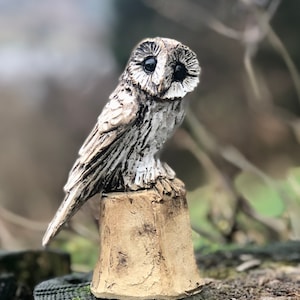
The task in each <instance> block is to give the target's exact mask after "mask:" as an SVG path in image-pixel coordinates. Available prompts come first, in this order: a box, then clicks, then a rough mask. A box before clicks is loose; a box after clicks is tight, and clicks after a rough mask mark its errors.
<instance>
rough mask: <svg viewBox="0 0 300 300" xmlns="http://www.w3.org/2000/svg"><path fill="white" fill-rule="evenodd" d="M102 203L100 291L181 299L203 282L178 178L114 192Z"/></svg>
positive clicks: (96, 290)
mask: <svg viewBox="0 0 300 300" xmlns="http://www.w3.org/2000/svg"><path fill="white" fill-rule="evenodd" d="M100 205H101V209H100V218H99V223H100V224H99V225H100V254H99V258H98V262H97V264H96V267H95V269H94V274H93V280H92V283H91V291H92V293H93V294H94V295H95V296H96V297H98V298H108V299H179V298H184V297H186V296H187V295H190V294H193V293H195V292H196V291H197V290H198V288H199V287H200V286H201V285H203V284H204V282H203V280H202V279H201V278H200V276H199V273H198V269H197V265H196V262H195V257H194V251H193V244H192V238H191V227H190V218H189V211H188V206H187V201H186V191H185V188H184V184H183V183H182V182H181V181H180V180H178V179H175V180H172V181H166V180H160V181H158V182H157V183H156V185H155V186H154V187H153V188H152V189H148V190H142V191H136V192H127V193H126V192H122V193H121V192H120V193H110V194H107V195H105V196H104V197H103V199H102V200H101V204H100Z"/></svg>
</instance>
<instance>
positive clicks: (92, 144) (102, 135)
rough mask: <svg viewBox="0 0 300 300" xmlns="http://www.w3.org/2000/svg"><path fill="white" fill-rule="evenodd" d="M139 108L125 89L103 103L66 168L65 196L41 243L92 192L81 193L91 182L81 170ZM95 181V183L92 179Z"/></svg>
mask: <svg viewBox="0 0 300 300" xmlns="http://www.w3.org/2000/svg"><path fill="white" fill-rule="evenodd" d="M138 109H139V105H138V102H137V100H136V97H135V96H134V95H133V94H132V93H131V92H129V91H126V90H125V89H124V90H123V89H122V90H121V91H116V92H115V93H113V94H112V96H111V97H110V100H109V102H108V103H107V104H106V105H105V107H104V108H103V110H102V113H101V114H100V116H99V117H98V121H97V123H96V125H95V127H94V128H93V130H92V131H91V133H90V134H89V136H88V137H87V139H86V140H85V142H84V143H83V145H82V147H81V148H80V150H79V157H78V159H77V160H76V162H75V164H74V166H73V168H72V169H71V171H70V174H69V178H68V181H67V183H66V185H65V187H64V190H65V192H66V196H65V199H64V200H63V202H62V203H61V205H60V207H59V209H58V210H57V212H56V214H55V216H54V218H53V219H52V221H51V223H50V224H49V226H48V229H47V231H46V233H45V235H44V237H43V246H46V245H47V244H48V243H49V241H50V240H51V239H52V238H53V237H54V236H55V235H56V234H57V233H58V232H59V230H60V229H61V227H62V226H63V225H64V224H65V223H66V222H68V221H69V219H70V218H71V217H72V216H73V215H74V214H75V213H76V212H77V211H78V210H79V209H80V208H81V206H82V205H83V204H84V203H85V202H86V201H87V200H88V199H89V198H90V197H91V196H92V195H89V194H84V196H83V195H82V191H83V189H84V188H86V186H87V185H92V184H93V183H92V182H90V181H89V180H86V179H85V177H86V176H85V174H86V173H88V172H89V171H90V170H91V169H93V168H94V169H95V168H96V167H97V166H99V165H101V163H100V164H99V160H101V153H103V151H104V150H105V149H107V148H108V147H109V146H110V145H111V144H112V143H114V142H115V141H116V140H117V139H118V138H119V137H120V136H121V135H122V134H123V133H124V132H125V131H126V130H127V129H128V128H129V126H131V124H132V123H133V122H134V121H135V120H136V118H137V115H138V114H137V112H138ZM95 184H97V183H95Z"/></svg>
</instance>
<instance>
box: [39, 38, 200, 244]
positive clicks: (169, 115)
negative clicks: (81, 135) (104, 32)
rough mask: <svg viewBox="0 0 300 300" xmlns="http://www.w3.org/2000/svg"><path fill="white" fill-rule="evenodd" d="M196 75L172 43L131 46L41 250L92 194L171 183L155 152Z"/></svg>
mask: <svg viewBox="0 0 300 300" xmlns="http://www.w3.org/2000/svg"><path fill="white" fill-rule="evenodd" d="M199 74H200V67H199V63H198V60H197V57H196V54H195V53H194V52H193V51H191V50H190V49H189V48H188V47H187V46H185V45H183V44H181V43H180V42H178V41H176V40H173V39H168V38H159V37H157V38H148V39H145V40H143V41H141V42H140V43H139V44H138V45H137V46H136V48H135V49H134V50H133V52H132V54H131V57H130V58H129V61H128V63H127V65H126V67H125V71H124V72H123V74H122V75H121V77H120V79H119V84H118V86H117V88H116V89H115V91H114V92H113V93H112V94H111V95H110V97H109V101H108V102H107V104H106V105H105V107H104V108H103V110H102V113H101V114H100V115H99V117H98V120H97V123H96V125H95V127H94V128H93V130H92V132H91V133H90V134H89V136H88V137H87V139H86V140H85V142H84V143H83V145H82V147H81V148H80V150H79V157H78V158H77V160H76V161H75V164H74V166H73V168H72V169H71V171H70V173H69V178H68V181H67V183H66V185H65V186H64V191H65V199H64V200H63V202H62V204H61V205H60V207H59V209H58V211H57V212H56V214H55V216H54V218H53V220H52V221H51V223H50V224H49V226H48V229H47V231H46V233H45V235H44V238H43V245H44V246H46V245H47V244H48V243H49V241H50V240H51V239H52V238H53V237H54V236H55V235H56V234H57V233H58V231H59V230H60V229H61V227H62V226H63V225H64V224H65V223H66V222H68V221H69V219H70V218H71V217H72V216H73V215H74V214H75V213H76V212H77V211H78V210H79V209H80V207H81V206H82V205H83V204H84V203H85V202H86V201H87V200H88V199H89V198H91V197H92V196H94V195H95V194H96V193H100V194H101V193H106V192H113V191H136V190H139V189H148V188H151V187H153V185H154V184H155V182H156V180H157V179H158V178H166V179H171V180H172V179H174V178H175V172H174V171H173V170H172V169H171V168H170V167H169V166H168V165H167V164H166V163H164V162H161V161H160V159H159V157H158V153H159V151H160V150H161V149H162V147H163V145H164V143H165V142H166V140H167V139H168V138H170V136H172V134H173V132H174V130H175V129H176V128H177V127H178V126H179V125H180V124H181V122H182V121H183V118H184V115H185V112H184V103H183V101H182V98H183V97H184V96H185V95H186V94H187V93H188V92H191V91H193V90H194V89H195V87H196V86H197V84H198V82H199Z"/></svg>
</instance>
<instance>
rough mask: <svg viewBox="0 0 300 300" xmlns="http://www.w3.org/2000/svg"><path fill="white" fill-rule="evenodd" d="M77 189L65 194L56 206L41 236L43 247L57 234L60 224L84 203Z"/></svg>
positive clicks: (66, 220) (60, 227)
mask: <svg viewBox="0 0 300 300" xmlns="http://www.w3.org/2000/svg"><path fill="white" fill-rule="evenodd" d="M80 194H81V193H80V192H79V191H78V189H74V190H72V191H70V192H68V193H67V194H66V197H65V199H64V200H63V202H62V203H61V205H60V207H59V208H58V210H57V212H56V214H55V216H54V218H53V219H52V221H51V223H50V224H49V225H48V228H47V230H46V232H45V234H44V237H43V247H46V246H47V245H48V243H49V242H50V241H51V240H52V239H53V238H54V237H55V236H56V235H57V234H58V232H59V231H60V230H61V229H62V226H63V225H64V224H65V223H66V222H68V221H69V220H70V219H71V217H72V216H73V215H74V214H75V213H76V212H77V211H78V210H79V209H80V208H81V206H82V205H83V204H84V203H85V200H83V199H82V197H80Z"/></svg>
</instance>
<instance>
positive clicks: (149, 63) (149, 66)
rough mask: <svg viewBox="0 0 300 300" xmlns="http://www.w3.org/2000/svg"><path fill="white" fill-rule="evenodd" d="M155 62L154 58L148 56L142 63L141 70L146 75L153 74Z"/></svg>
mask: <svg viewBox="0 0 300 300" xmlns="http://www.w3.org/2000/svg"><path fill="white" fill-rule="evenodd" d="M156 64H157V60H156V58H155V57H154V56H148V57H146V58H145V60H144V61H143V68H144V71H145V72H146V73H153V72H154V70H155V68H156Z"/></svg>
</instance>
